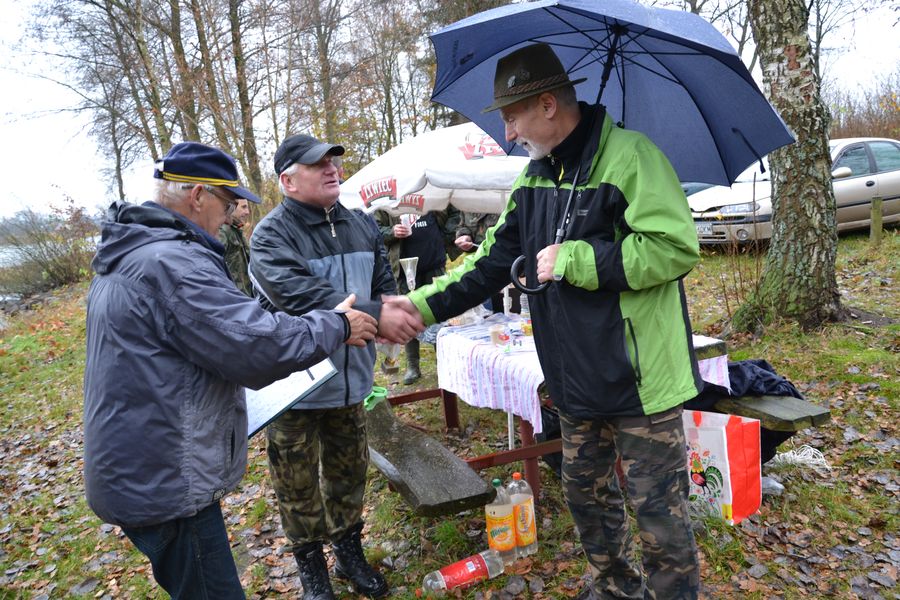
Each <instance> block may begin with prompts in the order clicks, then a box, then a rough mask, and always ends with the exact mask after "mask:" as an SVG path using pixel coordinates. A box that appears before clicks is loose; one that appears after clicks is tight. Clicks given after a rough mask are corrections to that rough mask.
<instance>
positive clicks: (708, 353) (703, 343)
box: [691, 335, 726, 360]
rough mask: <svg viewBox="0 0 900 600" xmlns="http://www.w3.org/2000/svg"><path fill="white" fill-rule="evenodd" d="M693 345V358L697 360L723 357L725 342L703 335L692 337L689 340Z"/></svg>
mask: <svg viewBox="0 0 900 600" xmlns="http://www.w3.org/2000/svg"><path fill="white" fill-rule="evenodd" d="M691 341H692V343H693V345H694V356H696V357H697V360H704V359H706V358H714V357H716V356H724V355H725V352H726V348H725V341H724V340H720V339H718V338H711V337H707V336H704V335H694V336H692V338H691Z"/></svg>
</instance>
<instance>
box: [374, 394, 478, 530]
mask: <svg viewBox="0 0 900 600" xmlns="http://www.w3.org/2000/svg"><path fill="white" fill-rule="evenodd" d="M434 395H435V394H432V396H434ZM423 396H424V394H423ZM398 403H401V402H398ZM453 408H454V409H455V400H454V406H453ZM366 428H367V436H368V441H369V455H370V460H371V462H372V464H373V465H374V466H375V467H376V468H377V469H378V470H379V471H381V472H382V474H384V476H385V477H387V479H388V481H389V482H390V484H391V487H392V488H393V489H394V490H396V491H397V492H399V493H400V495H401V496H402V497H403V499H404V500H405V501H406V502H407V503H408V504H409V505H410V506H411V507H412V509H413V511H414V512H415V513H416V514H418V515H422V516H427V517H435V516H440V515H448V514H455V513H458V512H460V511H464V510H468V509H471V508H476V507H481V506H484V505H485V504H487V503H488V502H490V501H491V500H492V499H493V498H494V489H493V488H492V487H491V486H490V485H488V484H487V482H486V481H484V480H483V479H482V478H481V477H480V476H479V475H478V473H476V472H475V471H473V470H472V468H471V467H470V466H469V464H468V463H466V461H464V460H462V459H461V458H459V457H458V456H456V454H454V453H453V452H451V451H450V450H449V449H448V448H446V447H445V446H444V445H443V444H441V443H440V442H438V441H437V440H435V439H434V438H432V437H430V436H428V435H426V434H425V433H423V432H421V431H419V430H417V429H414V428H412V427H409V426H407V425H404V424H403V423H401V422H400V421H398V420H397V419H396V418H394V413H393V410H392V409H391V403H390V402H387V401H385V402H380V403H379V404H377V405H376V406H375V407H374V408H372V410H370V411H368V413H367V423H366Z"/></svg>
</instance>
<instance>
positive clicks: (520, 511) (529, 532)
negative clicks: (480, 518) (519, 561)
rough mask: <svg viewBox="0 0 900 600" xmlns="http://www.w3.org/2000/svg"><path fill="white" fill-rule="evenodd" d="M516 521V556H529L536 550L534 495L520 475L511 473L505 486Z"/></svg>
mask: <svg viewBox="0 0 900 600" xmlns="http://www.w3.org/2000/svg"><path fill="white" fill-rule="evenodd" d="M506 489H507V491H508V492H509V498H510V501H511V502H512V505H513V517H514V519H515V521H516V555H517V556H518V557H519V558H522V557H524V556H531V555H532V554H534V553H535V552H537V549H538V542H537V522H536V521H535V518H534V493H533V492H532V491H531V486H530V485H528V482H527V481H525V480H524V479H522V474H521V473H518V472H516V473H513V474H512V481H510V482H509V485H508V486H507V488H506Z"/></svg>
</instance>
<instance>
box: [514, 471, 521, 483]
mask: <svg viewBox="0 0 900 600" xmlns="http://www.w3.org/2000/svg"><path fill="white" fill-rule="evenodd" d="M512 477H513V479H515V480H516V481H518V480H520V479H522V474H521V473H519V472H518V471H516V472H515V473H513V476H512Z"/></svg>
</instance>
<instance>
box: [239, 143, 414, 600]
mask: <svg viewBox="0 0 900 600" xmlns="http://www.w3.org/2000/svg"><path fill="white" fill-rule="evenodd" d="M343 154H344V147H343V146H340V145H337V144H331V143H326V142H321V141H319V140H317V139H316V138H314V137H312V136H309V135H294V136H291V137H289V138H287V139H286V140H285V141H284V142H283V143H282V144H281V145H280V146H279V147H278V150H277V151H276V152H275V165H274V166H275V172H276V173H277V174H278V183H279V185H280V186H281V190H282V192H284V196H285V197H284V201H283V202H282V203H281V204H280V205H279V206H277V207H275V209H274V210H272V212H270V213H269V214H268V215H266V217H265V218H264V219H263V220H262V221H261V222H260V223H259V225H257V226H256V229H255V230H254V232H253V236H252V237H251V239H250V276H251V278H252V279H253V282H254V288H255V289H256V291H257V294H258V295H259V298H260V302H261V303H262V304H263V306H265V307H266V308H269V309H270V310H273V311H274V310H281V311H284V312H287V313H288V314H292V315H302V314H304V313H306V312H307V311H309V310H313V309H317V308H322V307H325V306H328V305H329V304H331V303H333V302H334V300H335V299H337V298H343V297H344V296H346V295H347V294H348V293H354V294H356V297H357V302H356V308H358V309H359V310H362V311H365V312H366V313H368V314H370V315H372V316H373V317H375V318H376V319H378V332H379V335H380V336H382V337H385V338H387V339H390V340H391V341H395V342H399V343H405V342H406V341H408V340H409V339H411V338H412V337H413V336H415V335H416V333H417V332H418V331H420V330H422V329H424V327H423V326H422V324H421V319H418V318H415V317H412V316H411V315H408V314H407V313H406V312H405V311H403V310H402V309H400V308H398V307H396V306H393V305H390V304H384V303H383V302H382V300H383V296H384V295H389V294H395V293H396V284H395V282H394V278H393V276H392V274H391V269H390V264H389V262H388V260H387V256H386V253H385V249H384V244H383V243H382V241H381V234H380V232H379V231H378V228H377V227H375V225H374V223H373V222H372V221H371V219H370V218H369V217H368V216H366V215H364V214H361V213H358V212H355V211H352V210H349V209H347V208H346V207H344V206H343V205H341V204H340V203H339V202H338V196H339V195H340V185H339V181H338V171H337V168H336V167H335V165H334V162H333V158H334V157H335V156H341V155H343ZM331 360H332V362H333V363H334V366H335V367H336V368H337V369H338V375H337V376H336V377H333V378H332V379H330V380H328V381H327V382H325V383H324V384H323V385H322V386H321V387H319V388H318V389H317V390H316V391H315V392H313V393H312V394H310V395H309V396H307V397H306V398H304V399H303V401H302V402H300V403H298V404H296V405H294V407H293V410H288V411H286V412H285V413H284V414H283V415H282V416H280V417H279V418H278V419H276V420H275V421H274V422H273V423H272V424H271V425H270V426H269V428H268V455H269V470H270V473H271V474H272V483H273V486H274V488H275V493H276V496H277V498H278V507H279V510H280V512H281V522H282V525H283V526H284V531H285V534H286V535H287V537H288V541H289V542H290V543H289V546H288V547H289V548H290V550H291V551H292V552H293V553H294V556H295V557H296V559H297V565H298V566H299V569H300V579H301V581H302V582H303V591H304V595H303V598H304V600H331V599H333V598H334V592H333V590H332V587H331V582H330V581H329V576H328V567H327V565H326V563H325V556H324V554H323V542H330V543H331V546H332V549H333V550H334V555H335V559H336V560H335V573H336V574H337V575H338V576H340V577H344V578H347V579H350V580H351V582H352V583H353V585H354V587H355V588H356V590H357V592H359V593H362V594H365V595H367V596H370V597H372V598H377V597H380V596H384V595H385V594H387V593H388V586H387V583H386V582H385V580H384V578H383V577H382V576H381V574H380V573H378V572H377V571H375V570H374V569H373V568H372V567H371V566H370V565H369V563H368V562H366V558H365V555H364V554H363V550H362V545H361V534H362V529H363V521H362V505H363V492H364V491H365V486H366V467H367V463H368V449H367V444H366V431H365V422H366V417H365V410H364V408H363V400H364V399H365V398H366V396H368V395H369V393H370V392H371V391H372V383H373V380H374V376H373V370H374V366H375V347H374V344H369V346H368V347H366V348H347V349H346V350H344V349H338V350H337V352H335V353H334V354H332V355H331Z"/></svg>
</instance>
